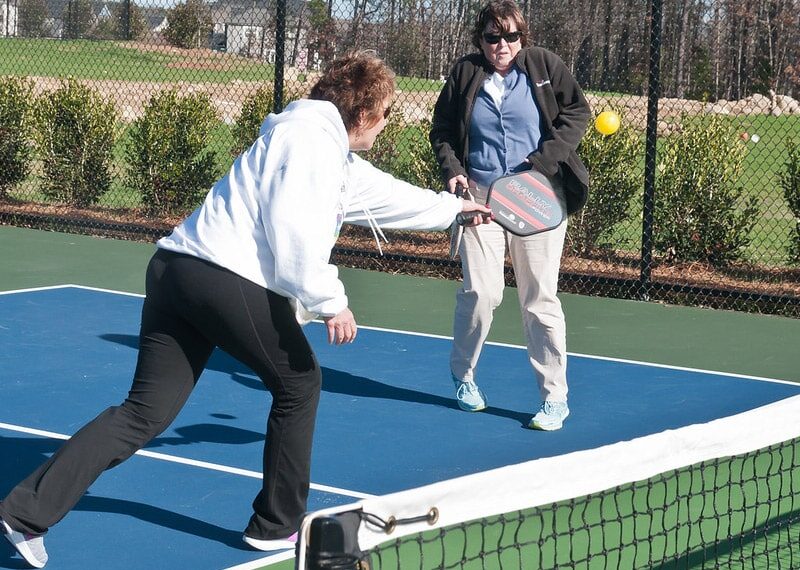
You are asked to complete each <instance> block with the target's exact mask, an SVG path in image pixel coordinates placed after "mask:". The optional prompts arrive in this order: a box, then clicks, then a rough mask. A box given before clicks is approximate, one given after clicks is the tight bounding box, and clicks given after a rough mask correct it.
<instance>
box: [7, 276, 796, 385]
mask: <svg viewBox="0 0 800 570" xmlns="http://www.w3.org/2000/svg"><path fill="white" fill-rule="evenodd" d="M68 287H73V288H75V289H85V290H87V291H99V292H101V293H111V294H114V295H127V296H129V297H141V298H143V297H144V295H141V294H139V293H128V292H126V291H116V290H114V289H102V288H99V287H88V286H86V285H75V284H66V285H54V286H51V287H40V288H32V289H18V290H16V291H3V292H0V294H1V295H8V294H10V293H27V292H31V291H43V290H47V289H64V288H68ZM314 322H316V323H321V322H322V321H319V320H316V321H314ZM358 327H359V328H362V329H366V330H372V331H378V332H388V333H395V334H402V335H410V336H421V337H427V338H438V339H442V340H453V337H452V336H446V335H439V334H433V333H422V332H414V331H404V330H399V329H390V328H384V327H373V326H368V325H358ZM485 344H488V345H491V346H501V347H505V348H514V349H518V350H527V347H525V346H522V345H519V344H509V343H505V342H494V341H486V343H485ZM567 354H568V355H569V356H576V357H579V358H587V359H593V360H604V361H607V362H619V363H622V364H635V365H638V366H652V367H653V368H664V369H667V370H680V371H682V372H698V373H700V374H713V375H715V376H727V377H730V378H740V379H743V380H757V381H759V382H775V383H778V384H789V385H792V386H796V385H797V382H792V381H791V380H781V379H778V378H769V377H766V376H752V375H749V374H736V373H733V372H720V371H719V370H709V369H706V368H690V367H687V366H676V365H673V364H658V363H656V362H647V361H644V360H630V359H627V358H615V357H611V356H597V355H594V354H584V353H580V352H569V351H568V352H567Z"/></svg>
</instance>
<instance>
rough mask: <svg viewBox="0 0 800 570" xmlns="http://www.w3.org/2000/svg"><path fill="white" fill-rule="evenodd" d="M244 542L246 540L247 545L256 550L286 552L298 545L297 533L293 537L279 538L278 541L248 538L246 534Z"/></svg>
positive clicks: (243, 538) (243, 537)
mask: <svg viewBox="0 0 800 570" xmlns="http://www.w3.org/2000/svg"><path fill="white" fill-rule="evenodd" d="M242 540H244V541H245V542H246V543H247V544H249V545H250V546H252V547H253V548H255V549H256V550H263V551H269V550H286V549H287V548H294V547H295V545H296V544H297V533H294V534H293V535H292V536H287V537H286V538H277V539H270V540H262V539H260V538H253V537H252V536H247V535H246V534H245V535H243V536H242Z"/></svg>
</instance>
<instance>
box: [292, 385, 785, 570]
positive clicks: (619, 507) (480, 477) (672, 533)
mask: <svg viewBox="0 0 800 570" xmlns="http://www.w3.org/2000/svg"><path fill="white" fill-rule="evenodd" d="M296 561H297V568H300V569H303V570H305V569H313V570H317V569H323V568H325V569H330V568H352V569H357V570H366V569H389V568H392V569H394V568H401V569H403V570H406V569H413V568H426V569H427V568H431V569H433V568H445V569H450V568H474V569H487V568H509V569H518V568H532V569H545V568H587V569H594V568H603V569H605V568H617V569H631V568H758V569H761V568H764V569H766V568H769V569H773V568H778V569H795V568H800V396H795V397H793V398H788V399H786V400H781V401H779V402H775V403H773V404H769V405H766V406H763V407H761V408H757V409H754V410H751V411H747V412H744V413H741V414H737V415H734V416H730V417H727V418H723V419H719V420H714V421H712V422H709V423H706V424H696V425H691V426H687V427H684V428H680V429H675V430H669V431H665V432H661V433H658V434H655V435H651V436H646V437H642V438H638V439H634V440H630V441H625V442H621V443H617V444H613V445H608V446H605V447H601V448H597V449H591V450H586V451H579V452H574V453H569V454H566V455H561V456H557V457H550V458H544V459H537V460H533V461H529V462H526V463H522V464H518V465H511V466H508V467H502V468H499V469H495V470H491V471H486V472H482V473H477V474H474V475H469V476H465V477H459V478H457V479H452V480H449V481H443V482H440V483H435V484H432V485H428V486H425V487H421V488H417V489H411V490H408V491H403V492H399V493H394V494H391V495H385V496H381V497H375V498H369V499H365V500H363V501H360V502H359V503H356V504H353V505H349V506H343V507H335V508H330V509H325V510H322V511H319V512H316V513H311V514H309V515H308V516H307V517H306V518H305V519H304V521H303V524H302V527H301V533H300V542H299V544H298V550H297V558H296Z"/></svg>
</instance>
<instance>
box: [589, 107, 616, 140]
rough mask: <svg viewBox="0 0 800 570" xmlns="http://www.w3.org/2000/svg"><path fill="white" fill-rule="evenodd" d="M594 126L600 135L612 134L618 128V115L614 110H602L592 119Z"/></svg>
mask: <svg viewBox="0 0 800 570" xmlns="http://www.w3.org/2000/svg"><path fill="white" fill-rule="evenodd" d="M594 128H595V129H597V132H599V133H600V134H602V135H613V134H614V133H616V132H617V129H619V115H617V114H616V113H615V112H614V111H603V112H602V113H600V114H599V115H597V118H596V119H595V120H594Z"/></svg>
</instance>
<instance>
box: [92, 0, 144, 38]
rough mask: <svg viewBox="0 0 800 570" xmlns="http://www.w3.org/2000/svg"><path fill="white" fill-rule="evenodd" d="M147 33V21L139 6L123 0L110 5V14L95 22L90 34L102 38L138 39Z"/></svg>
mask: <svg viewBox="0 0 800 570" xmlns="http://www.w3.org/2000/svg"><path fill="white" fill-rule="evenodd" d="M146 33H147V21H146V20H145V19H144V15H143V14H142V10H141V8H139V7H138V6H137V5H136V4H134V3H133V2H130V1H128V0H123V1H122V2H116V3H114V4H112V5H111V15H110V17H108V18H105V19H103V20H101V21H99V22H98V23H97V27H96V28H95V30H94V33H93V34H92V36H93V37H95V38H97V39H104V40H111V39H114V40H140V39H142V38H143V37H144V36H145V34H146Z"/></svg>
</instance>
